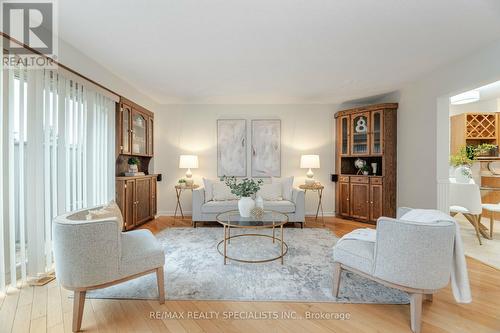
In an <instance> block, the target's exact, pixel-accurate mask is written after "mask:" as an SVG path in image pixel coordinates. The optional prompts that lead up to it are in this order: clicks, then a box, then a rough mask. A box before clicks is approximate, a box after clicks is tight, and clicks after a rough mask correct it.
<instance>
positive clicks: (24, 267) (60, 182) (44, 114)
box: [0, 67, 118, 291]
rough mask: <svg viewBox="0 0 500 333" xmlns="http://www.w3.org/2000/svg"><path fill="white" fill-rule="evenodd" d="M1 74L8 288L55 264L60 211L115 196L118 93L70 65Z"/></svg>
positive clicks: (0, 281) (0, 283)
mask: <svg viewBox="0 0 500 333" xmlns="http://www.w3.org/2000/svg"><path fill="white" fill-rule="evenodd" d="M1 72H2V76H3V77H2V80H0V81H1V83H2V97H3V101H2V102H1V103H0V105H1V106H2V107H3V108H4V109H5V110H2V117H1V119H0V121H1V122H2V124H1V125H2V126H1V128H2V129H1V131H2V132H0V156H1V157H2V165H1V166H0V168H1V169H0V185H1V188H2V191H1V193H0V208H2V210H1V211H2V214H1V216H0V219H1V222H2V224H1V225H2V226H3V228H0V273H1V276H0V290H2V291H4V290H5V287H6V285H7V284H8V283H10V285H11V286H14V287H15V286H16V285H17V283H18V282H19V279H20V280H21V281H25V280H26V279H27V277H36V276H37V275H38V274H40V273H44V272H47V271H49V270H51V269H52V266H53V258H52V236H51V235H52V231H51V229H52V219H53V218H54V217H55V216H57V215H59V214H62V213H65V212H69V211H73V210H77V209H81V208H86V207H91V206H95V205H99V204H103V203H105V202H107V201H109V200H111V199H113V198H114V193H115V191H114V150H113V149H114V147H115V144H114V138H115V132H114V131H115V103H116V101H117V99H118V97H117V96H114V95H111V94H109V93H108V92H106V91H103V89H101V88H99V87H96V86H95V85H94V84H92V83H90V82H88V81H85V80H83V79H80V78H79V77H77V76H75V75H74V74H72V73H70V72H67V71H64V70H43V69H42V70H40V69H37V70H35V69H25V68H22V67H18V68H14V69H12V68H8V69H3V68H2V70H1ZM3 234H5V236H6V237H2V236H3Z"/></svg>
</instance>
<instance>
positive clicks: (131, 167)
mask: <svg viewBox="0 0 500 333" xmlns="http://www.w3.org/2000/svg"><path fill="white" fill-rule="evenodd" d="M127 163H128V171H129V172H133V173H136V172H138V171H139V168H138V165H139V159H138V158H137V157H131V158H129V159H128V162H127Z"/></svg>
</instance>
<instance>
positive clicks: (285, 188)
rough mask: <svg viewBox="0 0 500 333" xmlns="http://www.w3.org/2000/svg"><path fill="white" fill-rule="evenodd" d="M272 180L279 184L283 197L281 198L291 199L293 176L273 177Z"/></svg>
mask: <svg viewBox="0 0 500 333" xmlns="http://www.w3.org/2000/svg"><path fill="white" fill-rule="evenodd" d="M272 182H273V183H277V184H280V185H281V196H282V197H283V200H288V201H292V193H293V176H291V177H282V178H273V179H272Z"/></svg>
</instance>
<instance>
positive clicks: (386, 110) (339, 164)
mask: <svg viewBox="0 0 500 333" xmlns="http://www.w3.org/2000/svg"><path fill="white" fill-rule="evenodd" d="M397 108H398V104H397V103H385V104H377V105H370V106H365V107H359V108H354V109H349V110H343V111H339V112H337V113H336V114H335V119H336V130H337V138H336V151H335V158H336V164H335V165H336V167H335V168H336V173H337V174H338V182H337V183H336V188H335V193H336V195H335V210H336V214H337V216H339V217H342V218H353V219H356V220H359V221H363V222H370V223H375V222H376V221H377V219H378V218H379V217H380V216H389V217H395V216H396V137H397V136H396V126H397V121H396V111H397ZM357 159H361V160H364V161H366V165H367V166H368V167H369V171H368V172H369V174H368V175H363V174H361V173H360V172H359V171H358V169H357V168H356V167H355V161H356V160H357ZM372 163H376V164H377V170H376V173H373V169H372V167H371V165H372Z"/></svg>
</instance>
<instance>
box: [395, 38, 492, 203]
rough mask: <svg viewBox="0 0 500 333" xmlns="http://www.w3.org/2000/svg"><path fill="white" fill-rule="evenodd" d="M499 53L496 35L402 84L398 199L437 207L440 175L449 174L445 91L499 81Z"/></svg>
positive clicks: (451, 93)
mask: <svg viewBox="0 0 500 333" xmlns="http://www.w3.org/2000/svg"><path fill="white" fill-rule="evenodd" d="M499 59H500V41H499V42H496V43H495V44H493V45H490V46H489V47H486V48H484V49H482V50H481V51H478V52H477V53H475V54H471V55H469V56H467V57H464V58H463V59H461V60H460V61H457V62H455V63H452V64H449V65H447V66H445V67H442V68H440V69H437V70H435V71H433V72H432V73H430V74H428V75H426V76H424V77H423V78H421V79H420V80H418V81H416V82H414V83H411V84H408V85H406V86H405V87H404V88H403V89H402V90H401V94H400V104H399V110H398V205H404V206H413V207H437V192H438V191H437V190H436V188H437V183H438V180H439V181H442V180H443V179H447V177H448V156H449V143H448V142H449V125H448V124H449V106H448V105H449V104H448V101H447V97H449V96H452V95H455V94H458V93H461V92H464V91H467V90H470V89H474V88H477V87H480V86H483V85H485V84H488V83H491V82H495V81H498V80H499V79H500V60H499ZM438 128H439V130H438ZM437 165H438V166H437Z"/></svg>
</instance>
